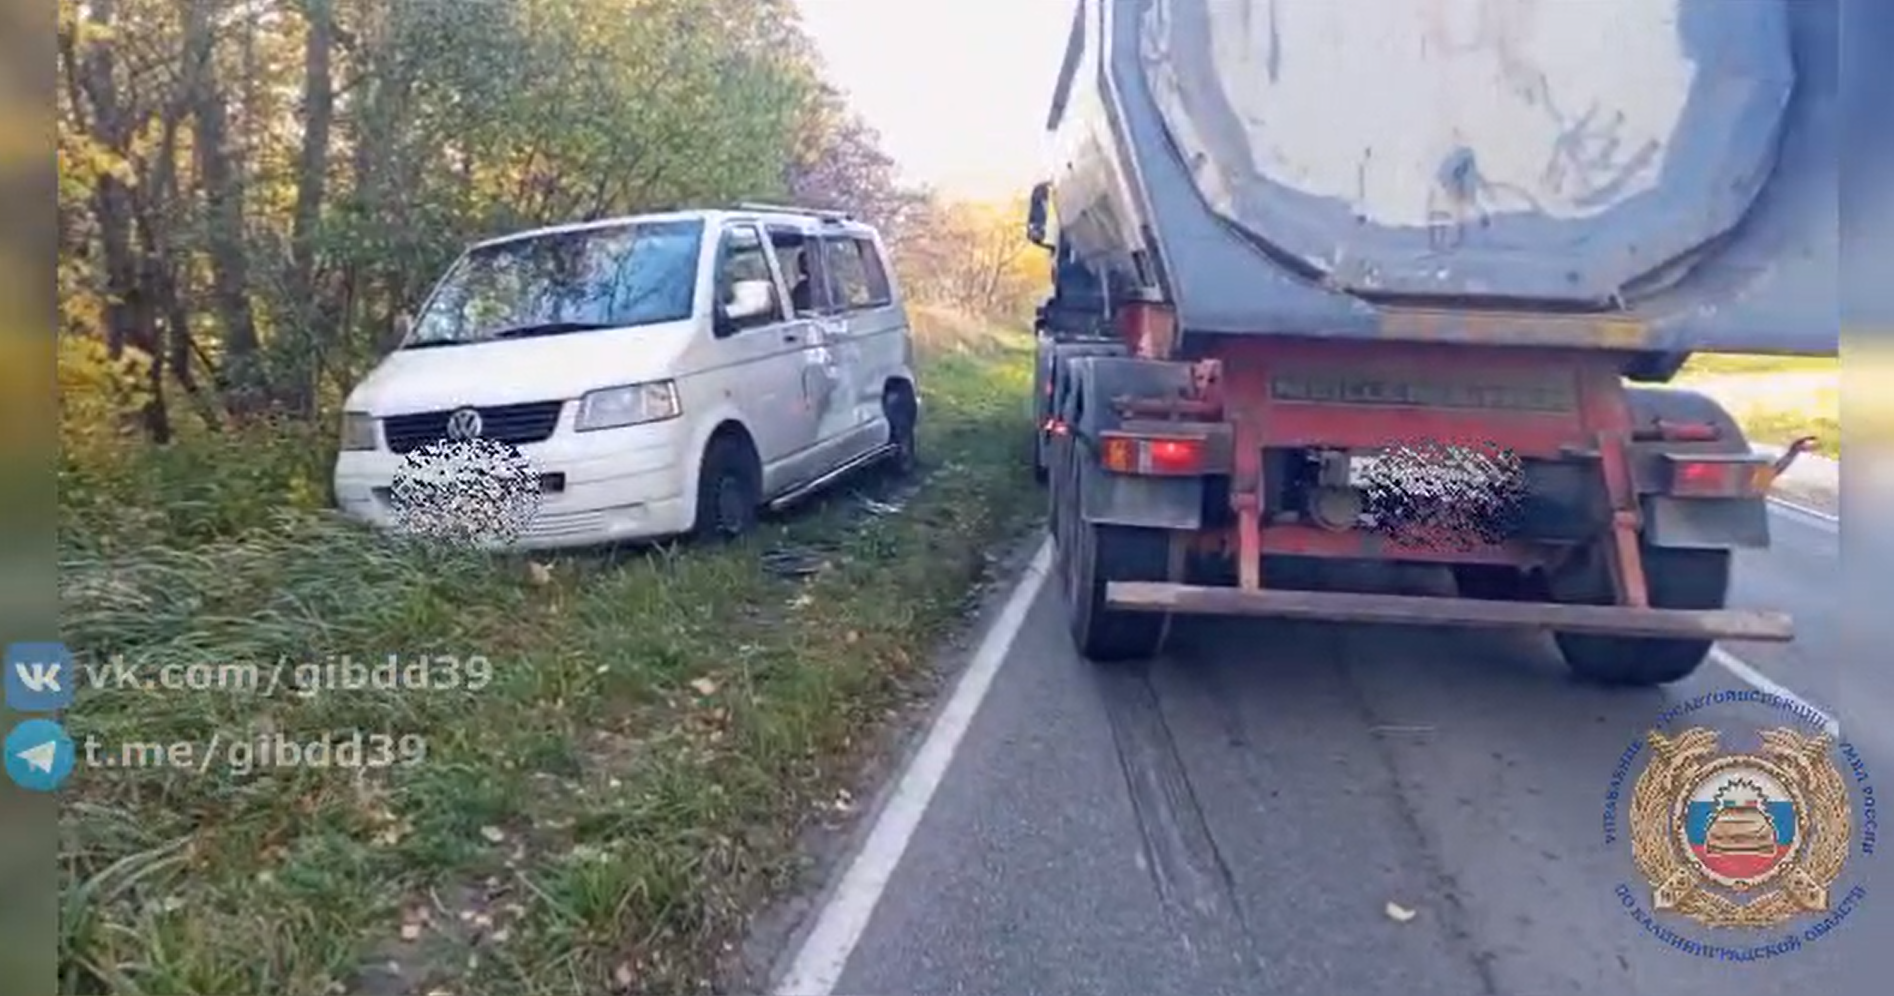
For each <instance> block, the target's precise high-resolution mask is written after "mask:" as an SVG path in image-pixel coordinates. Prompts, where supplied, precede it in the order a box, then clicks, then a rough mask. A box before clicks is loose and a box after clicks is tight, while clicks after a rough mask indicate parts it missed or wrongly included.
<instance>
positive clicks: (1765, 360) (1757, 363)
mask: <svg viewBox="0 0 1894 996" xmlns="http://www.w3.org/2000/svg"><path fill="white" fill-rule="evenodd" d="M1840 370H1841V360H1840V359H1839V358H1838V357H1834V356H1761V355H1755V354H1749V353H1697V354H1695V355H1693V356H1691V357H1690V359H1689V360H1688V361H1687V362H1685V363H1684V368H1683V370H1682V371H1681V372H1680V373H1679V374H1678V376H1680V377H1686V378H1687V377H1693V376H1698V377H1708V376H1721V375H1724V374H1766V373H1805V372H1806V373H1818V372H1823V371H1834V372H1836V373H1839V372H1840Z"/></svg>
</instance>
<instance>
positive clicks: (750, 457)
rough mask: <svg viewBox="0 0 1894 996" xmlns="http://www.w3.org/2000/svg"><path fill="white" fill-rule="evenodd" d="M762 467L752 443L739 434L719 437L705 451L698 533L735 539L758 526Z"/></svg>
mask: <svg viewBox="0 0 1894 996" xmlns="http://www.w3.org/2000/svg"><path fill="white" fill-rule="evenodd" d="M761 477H762V472H761V468H759V467H758V466H757V461H756V453H755V451H754V450H752V449H751V448H750V446H749V444H748V443H747V442H746V441H744V440H743V439H740V438H737V437H736V436H718V437H717V438H715V439H712V440H711V441H710V446H709V447H708V448H706V449H705V450H704V465H703V467H702V468H701V469H699V471H698V474H697V533H698V535H700V536H702V537H704V538H706V539H713V540H733V539H736V538H737V537H739V536H742V535H743V534H745V533H747V532H749V531H750V528H751V527H752V526H754V525H756V512H757V507H758V506H759V505H761V504H762V481H761V480H760V478H761Z"/></svg>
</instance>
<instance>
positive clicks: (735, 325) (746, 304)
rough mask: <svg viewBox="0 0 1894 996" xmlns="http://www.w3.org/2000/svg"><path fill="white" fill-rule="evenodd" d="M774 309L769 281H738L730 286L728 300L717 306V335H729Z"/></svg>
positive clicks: (772, 293)
mask: <svg viewBox="0 0 1894 996" xmlns="http://www.w3.org/2000/svg"><path fill="white" fill-rule="evenodd" d="M775 307H776V294H775V289H774V288H772V287H771V286H770V283H769V281H767V280H738V281H736V282H735V283H733V284H731V285H730V295H729V297H728V299H726V300H725V301H724V302H723V303H722V304H720V305H718V306H717V322H716V324H717V333H718V334H719V335H729V334H730V333H732V332H735V331H736V330H738V329H740V328H742V327H743V326H744V325H745V324H747V323H748V322H750V321H752V320H754V319H757V318H762V317H763V316H765V315H768V314H769V313H770V311H771V310H772V309H774V308H775Z"/></svg>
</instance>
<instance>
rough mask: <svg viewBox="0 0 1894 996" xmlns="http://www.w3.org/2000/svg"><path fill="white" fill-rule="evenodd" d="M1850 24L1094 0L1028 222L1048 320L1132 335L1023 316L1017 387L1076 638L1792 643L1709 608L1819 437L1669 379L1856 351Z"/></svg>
mask: <svg viewBox="0 0 1894 996" xmlns="http://www.w3.org/2000/svg"><path fill="white" fill-rule="evenodd" d="M1836 44H1837V7H1836V3H1835V0H1746V2H1742V3H1722V2H1709V0H1583V2H1569V3H1568V2H1561V3H1549V2H1547V3H1532V2H1523V0H1522V2H1499V0H1323V2H1319V3H1316V2H1310V3H1280V2H1266V0H1081V2H1079V3H1077V4H1076V9H1075V12H1074V15H1073V19H1072V26H1071V33H1070V36H1069V38H1068V41H1067V46H1066V51H1065V58H1064V62H1063V64H1062V66H1061V68H1060V72H1059V75H1058V79H1057V83H1056V86H1055V90H1054V94H1053V99H1052V106H1051V111H1050V114H1049V116H1048V119H1047V124H1046V127H1047V131H1048V137H1049V139H1050V145H1051V148H1052V150H1053V153H1054V155H1053V159H1052V168H1051V170H1050V172H1049V173H1048V175H1047V178H1046V180H1045V182H1043V183H1040V184H1039V185H1037V186H1036V187H1034V189H1033V191H1032V195H1031V199H1030V202H1029V203H1030V207H1029V213H1028V217H1027V218H1026V219H1025V222H1026V225H1025V227H1026V230H1027V231H1026V234H1027V237H1028V238H1030V239H1031V240H1032V241H1034V242H1035V243H1037V244H1038V245H1040V246H1043V247H1045V248H1047V249H1049V250H1050V251H1051V252H1052V254H1053V259H1054V261H1055V262H1054V267H1053V269H1054V275H1055V278H1054V282H1055V286H1054V290H1053V294H1052V296H1051V298H1050V300H1049V301H1048V307H1047V309H1045V310H1044V311H1042V315H1045V316H1049V318H1048V319H1046V323H1047V324H1055V325H1056V329H1058V330H1076V329H1105V330H1108V331H1109V333H1110V337H1111V338H1112V339H1113V340H1114V341H1113V342H1112V344H1111V345H1110V346H1109V347H1106V346H1101V345H1100V343H1099V342H1098V341H1097V337H1096V336H1093V337H1090V338H1088V339H1087V341H1084V342H1065V341H1060V335H1059V334H1047V335H1042V336H1041V339H1040V354H1041V369H1042V378H1043V379H1042V380H1041V381H1040V382H1039V383H1037V384H1036V385H1035V387H1034V393H1035V396H1036V397H1040V396H1043V401H1037V402H1036V404H1037V405H1039V406H1040V407H1038V408H1037V411H1038V412H1039V413H1040V417H1036V418H1035V420H1034V426H1033V432H1034V434H1035V452H1036V453H1037V452H1040V450H1041V448H1043V453H1044V456H1043V457H1038V456H1036V457H1035V462H1036V463H1039V462H1043V465H1044V467H1045V473H1046V477H1047V488H1048V519H1049V523H1050V531H1051V533H1052V538H1053V541H1054V544H1055V551H1056V557H1055V563H1056V570H1057V575H1058V580H1059V582H1060V584H1061V586H1062V588H1063V591H1064V594H1065V597H1066V599H1067V602H1068V612H1069V617H1070V629H1071V635H1072V638H1073V640H1074V642H1075V644H1076V646H1077V648H1078V650H1079V651H1080V652H1081V653H1082V654H1083V655H1084V656H1086V657H1087V658H1089V659H1091V660H1093V661H1095V662H1101V663H1102V662H1110V661H1126V660H1137V659H1142V658H1148V657H1150V656H1152V655H1154V654H1156V653H1157V652H1158V651H1159V649H1160V647H1161V644H1162V643H1163V641H1164V639H1165V634H1166V633H1167V632H1168V631H1169V624H1170V621H1171V619H1172V618H1174V617H1176V616H1180V615H1190V614H1213V615H1246V616H1263V617H1279V618H1297V619H1316V620H1331V621H1347V622H1360V623H1380V624H1424V625H1430V626H1440V625H1451V626H1466V627H1487V628H1511V627H1525V628H1533V629H1538V630H1542V631H1549V632H1550V633H1552V634H1553V636H1554V638H1555V640H1556V643H1557V645H1558V647H1559V649H1560V651H1561V653H1562V655H1563V656H1564V658H1565V659H1566V661H1567V662H1568V663H1569V664H1570V666H1571V668H1572V669H1573V670H1574V671H1575V672H1576V673H1577V674H1578V675H1580V676H1581V677H1583V678H1586V679H1591V680H1595V681H1599V682H1604V683H1612V684H1624V685H1654V684H1662V683H1667V682H1672V681H1676V680H1679V679H1681V678H1683V677H1684V676H1686V675H1688V674H1690V673H1691V672H1692V671H1693V670H1694V669H1695V668H1697V667H1698V666H1699V665H1700V663H1701V662H1702V661H1703V660H1705V659H1706V657H1707V656H1708V654H1709V652H1710V649H1711V647H1712V646H1713V644H1714V643H1715V642H1716V641H1719V640H1736V641H1788V640H1791V639H1793V635H1794V630H1793V625H1792V621H1791V620H1790V619H1789V618H1788V617H1787V616H1786V615H1785V614H1782V613H1778V612H1773V611H1766V610H1740V611H1739V610H1735V609H1731V608H1729V607H1728V606H1727V605H1726V601H1727V597H1728V594H1729V590H1730V578H1731V568H1732V557H1733V554H1734V553H1735V552H1736V551H1739V550H1744V549H1753V548H1759V547H1765V546H1767V544H1768V542H1769V517H1768V514H1767V507H1766V504H1765V502H1766V497H1767V494H1768V491H1769V488H1770V484H1771V481H1772V479H1773V477H1774V475H1775V474H1777V473H1780V472H1781V471H1782V470H1783V469H1785V468H1786V466H1787V462H1788V461H1789V460H1792V459H1794V455H1795V454H1796V453H1797V452H1799V451H1800V449H1801V445H1798V446H1796V447H1792V448H1791V449H1790V450H1789V452H1788V453H1787V454H1785V455H1784V456H1783V457H1781V458H1779V459H1776V460H1770V459H1768V458H1765V457H1761V456H1758V455H1755V454H1753V453H1752V451H1751V448H1750V445H1749V443H1748V441H1747V440H1746V439H1745V438H1744V435H1743V431H1742V429H1741V428H1740V427H1739V426H1738V424H1737V422H1736V420H1735V419H1733V418H1732V417H1731V415H1730V413H1729V412H1727V411H1725V410H1723V409H1722V408H1721V407H1719V406H1718V405H1717V404H1716V403H1714V402H1712V401H1711V400H1709V399H1708V398H1706V397H1703V396H1701V395H1698V394H1695V393H1691V392H1689V391H1683V390H1674V389H1669V388H1667V387H1665V386H1663V385H1665V384H1667V383H1668V382H1669V381H1670V380H1672V378H1673V377H1674V376H1675V375H1676V373H1677V372H1678V370H1679V368H1680V367H1681V366H1682V365H1683V364H1684V362H1685V361H1686V360H1687V359H1688V358H1689V357H1690V356H1691V355H1692V354H1695V353H1714V352H1734V353H1775V354H1797V355H1824V356H1833V355H1836V354H1837V352H1838V347H1839V332H1838V327H1837V319H1836V306H1837V303H1836V302H1837V293H1836V286H1835V284H1836V273H1837V270H1838V261H1837V255H1838V252H1837V248H1836V243H1837V237H1838V230H1837V224H1838V223H1837V212H1836V207H1835V205H1836V196H1837V192H1838V181H1837V175H1838V172H1839V167H1838V159H1839V154H1838V144H1839V139H1838V134H1837V133H1838V129H1839V125H1838V113H1837V104H1838V99H1837V96H1836V89H1837V88H1836V83H1835V79H1836V72H1837V67H1836ZM1805 442H1806V441H1805ZM1286 558H1316V559H1318V560H1325V559H1342V560H1355V561H1373V562H1402V563H1420V564H1434V565H1440V566H1444V567H1445V568H1447V569H1449V570H1450V571H1451V574H1452V577H1453V579H1454V581H1455V583H1456V586H1457V595H1456V596H1454V597H1433V596H1424V595H1405V594H1388V593H1386V592H1385V586H1377V587H1380V588H1382V589H1383V590H1381V591H1363V590H1354V591H1349V590H1332V588H1333V586H1332V585H1331V586H1328V587H1327V588H1325V589H1324V590H1311V589H1313V588H1315V587H1321V586H1312V585H1307V584H1301V585H1297V584H1293V583H1283V582H1281V581H1278V580H1276V579H1277V578H1283V577H1288V578H1289V580H1290V581H1291V582H1293V581H1294V576H1295V575H1297V574H1306V572H1298V571H1283V570H1276V569H1273V568H1272V565H1276V564H1278V563H1282V562H1284V561H1285V560H1286ZM1272 575H1273V576H1272Z"/></svg>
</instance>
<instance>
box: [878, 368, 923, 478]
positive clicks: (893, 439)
mask: <svg viewBox="0 0 1894 996" xmlns="http://www.w3.org/2000/svg"><path fill="white" fill-rule="evenodd" d="M881 404H882V414H883V415H885V416H886V417H887V419H888V445H890V446H892V447H894V452H893V453H892V454H891V455H890V456H889V458H888V466H889V468H890V469H891V470H893V471H894V473H895V475H896V476H897V477H906V476H908V475H909V474H912V473H914V470H915V468H917V467H919V466H920V457H919V456H918V452H919V451H918V447H917V445H916V438H915V437H916V435H917V432H916V430H917V429H918V427H919V426H920V421H921V406H920V404H919V402H917V401H916V400H915V397H914V389H913V388H911V387H908V386H907V385H906V384H895V385H894V386H892V387H889V388H888V390H887V392H886V393H885V394H883V395H882V402H881Z"/></svg>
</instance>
